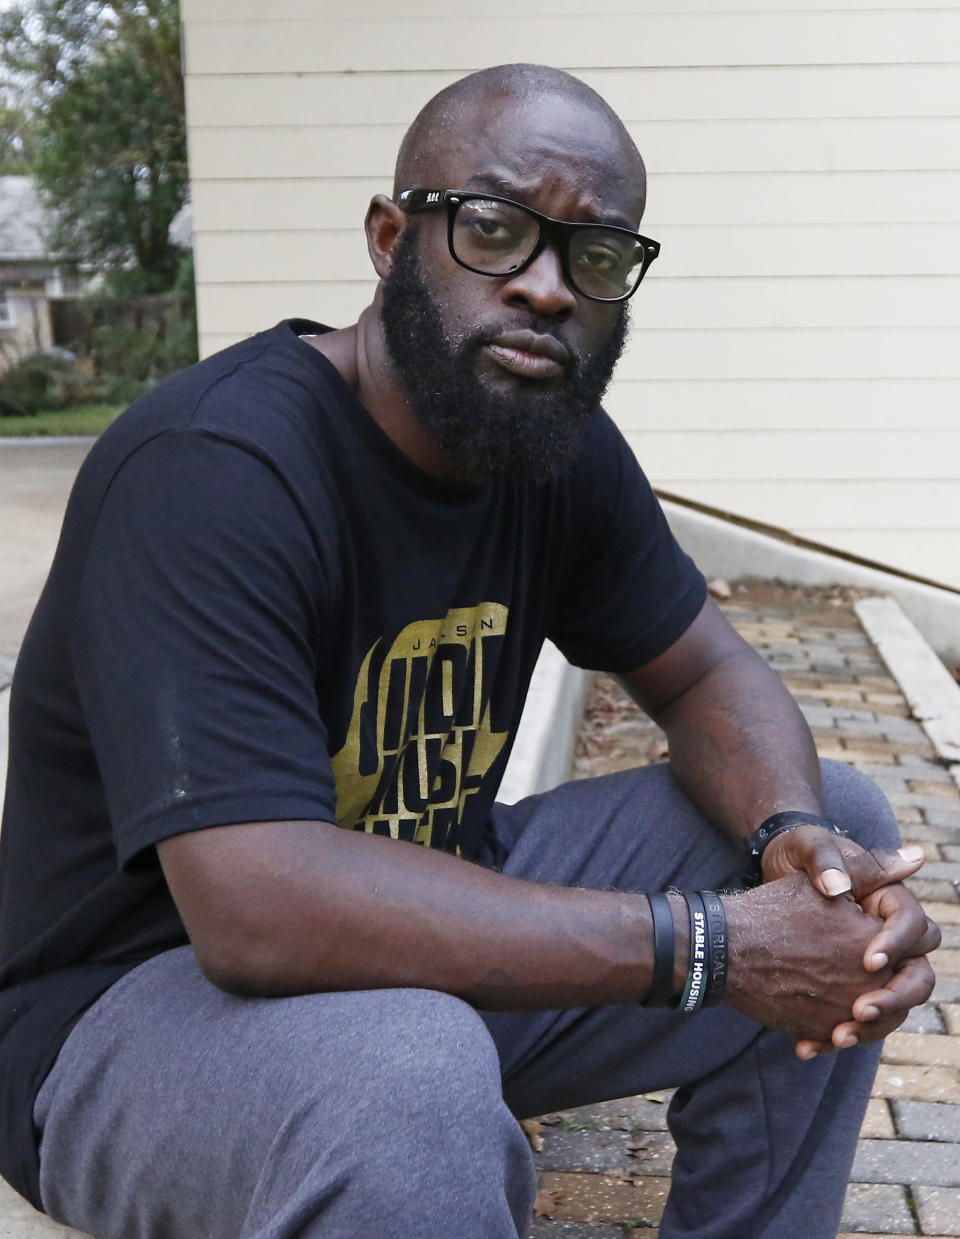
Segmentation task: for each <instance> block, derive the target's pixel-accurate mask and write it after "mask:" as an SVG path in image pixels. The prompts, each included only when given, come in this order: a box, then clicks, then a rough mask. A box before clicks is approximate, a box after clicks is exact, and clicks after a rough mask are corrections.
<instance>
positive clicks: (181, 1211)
mask: <svg viewBox="0 0 960 1239" xmlns="http://www.w3.org/2000/svg"><path fill="white" fill-rule="evenodd" d="M35 1117H36V1121H37V1126H38V1129H39V1130H40V1131H41V1132H42V1140H41V1148H40V1171H41V1194H42V1198H43V1202H44V1207H45V1209H46V1210H47V1212H48V1213H50V1215H51V1216H52V1217H54V1218H56V1219H58V1220H60V1221H65V1222H67V1223H68V1224H70V1225H73V1226H75V1227H77V1228H78V1229H81V1230H84V1231H89V1232H90V1233H91V1234H94V1235H96V1236H98V1239H138V1237H144V1236H151V1237H159V1236H162V1237H163V1239H197V1236H200V1235H203V1236H205V1239H241V1237H243V1236H255V1237H256V1239H261V1237H269V1239H280V1237H283V1236H287V1235H290V1236H292V1235H297V1236H307V1235H311V1236H312V1235H314V1234H316V1235H320V1234H322V1235H323V1236H325V1237H326V1236H330V1237H331V1239H346V1237H348V1236H349V1237H351V1239H352V1237H353V1236H355V1235H356V1234H377V1235H378V1236H379V1235H383V1236H393V1235H397V1236H400V1235H403V1236H404V1239H405V1237H406V1236H407V1235H408V1234H413V1233H416V1234H421V1235H425V1236H431V1237H433V1236H435V1235H436V1236H441V1235H442V1236H446V1234H447V1233H448V1230H447V1226H448V1223H449V1221H450V1219H451V1218H453V1219H457V1218H459V1217H460V1216H461V1213H465V1215H466V1216H467V1217H468V1218H470V1217H472V1218H474V1219H475V1220H476V1225H477V1229H476V1230H475V1231H473V1232H470V1233H476V1234H477V1235H480V1234H483V1235H484V1236H485V1237H486V1236H496V1237H501V1236H502V1237H504V1239H508V1237H511V1236H515V1235H516V1233H517V1225H516V1220H517V1219H525V1218H526V1217H527V1216H528V1211H529V1207H530V1203H531V1201H532V1196H533V1191H534V1177H533V1170H532V1163H531V1159H530V1153H529V1148H528V1147H527V1145H526V1143H525V1141H524V1138H523V1135H522V1132H521V1131H520V1129H519V1127H518V1125H517V1123H516V1121H515V1119H514V1118H513V1116H512V1115H511V1114H510V1112H509V1111H508V1109H507V1107H506V1106H505V1105H504V1103H503V1098H502V1092H501V1079H500V1068H499V1061H498V1057H497V1053H496V1050H495V1048H494V1046H493V1043H492V1041H491V1039H490V1036H489V1033H488V1032H487V1029H486V1028H485V1027H484V1025H483V1023H482V1021H481V1020H480V1018H479V1016H478V1015H477V1014H476V1012H475V1011H474V1010H473V1009H472V1008H471V1007H469V1006H468V1005H467V1004H466V1003H464V1002H461V1001H460V1000H459V999H457V998H454V997H451V996H450V995H447V994H441V993H437V992H434V991H426V990H414V989H402V990H400V989H397V990H378V991H357V992H352V993H333V994H311V995H303V996H298V997H291V998H273V999H251V998H240V997H234V996H231V995H229V994H225V993H223V992H222V991H220V990H218V989H216V988H215V987H214V986H213V985H211V984H210V983H209V982H208V981H207V980H206V979H205V978H204V977H203V976H202V974H201V973H200V970H199V968H198V966H197V963H196V959H195V957H194V955H193V952H192V950H190V948H188V947H184V948H181V949H179V950H174V951H169V952H166V953H165V954H164V955H160V956H157V957H155V958H154V959H152V960H149V961H148V962H147V963H146V964H143V965H141V966H140V967H139V968H137V969H135V970H134V971H133V972H132V973H130V974H128V976H126V977H124V978H123V979H122V980H121V981H119V982H118V983H117V984H116V985H114V986H113V987H112V988H111V989H110V990H109V991H108V992H107V993H106V994H105V995H104V996H103V997H102V998H101V999H100V1000H99V1001H98V1002H97V1003H96V1004H95V1005H94V1006H93V1007H92V1008H91V1010H90V1011H88V1012H87V1013H86V1015H85V1016H84V1017H83V1018H82V1019H81V1020H80V1022H79V1023H78V1025H77V1026H76V1028H75V1029H74V1030H73V1032H72V1033H71V1035H70V1037H69V1038H68V1039H67V1042H66V1044H65V1045H64V1047H63V1050H62V1051H61V1054H60V1056H59V1058H58V1059H57V1062H56V1064H55V1066H54V1069H53V1071H52V1072H51V1074H50V1076H49V1077H48V1079H47V1081H46V1083H45V1084H44V1086H43V1088H42V1089H41V1091H40V1095H39V1097H38V1100H37V1105H36V1107H35ZM463 1233H467V1232H466V1231H464V1232H463Z"/></svg>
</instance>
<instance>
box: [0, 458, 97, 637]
mask: <svg viewBox="0 0 960 1239" xmlns="http://www.w3.org/2000/svg"><path fill="white" fill-rule="evenodd" d="M92 442H93V440H92V439H51V440H46V439H0V586H2V587H0V659H4V658H5V659H7V660H10V659H11V658H12V657H13V655H15V654H16V651H17V649H18V648H19V646H20V641H21V640H22V638H23V634H24V630H25V629H26V627H27V623H28V621H29V619H30V615H31V612H32V611H33V608H34V604H35V603H36V601H37V595H38V594H39V593H40V590H41V588H42V587H43V582H44V581H45V580H46V576H47V572H48V571H49V570H50V561H51V559H52V558H53V552H54V550H55V548H56V545H57V538H58V536H59V534H60V522H61V520H62V519H63V509H64V507H65V506H66V502H67V495H68V494H69V493H70V487H71V486H72V485H73V479H74V477H75V476H76V473H77V469H78V468H79V467H80V462H81V461H82V460H83V458H84V456H86V454H87V452H88V451H89V450H90V445H91V443H92Z"/></svg>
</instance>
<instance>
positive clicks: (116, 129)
mask: <svg viewBox="0 0 960 1239" xmlns="http://www.w3.org/2000/svg"><path fill="white" fill-rule="evenodd" d="M0 39H2V43H3V50H2V53H0V65H2V66H3V67H4V68H5V69H6V70H7V73H8V75H9V76H11V77H12V78H13V79H15V80H16V81H17V82H18V83H20V85H21V97H26V95H27V94H28V95H29V105H28V110H29V112H30V114H31V118H32V123H33V127H34V130H35V158H34V163H33V171H34V175H35V176H36V178H37V181H38V184H39V185H40V188H41V192H42V194H43V196H44V198H45V200H46V202H47V203H48V205H50V206H51V207H53V208H54V209H55V211H56V215H57V219H58V224H57V227H56V232H55V235H54V237H53V238H52V241H53V245H54V248H55V249H56V250H58V251H59V252H61V253H63V254H65V255H68V256H71V257H74V258H78V259H81V260H84V261H86V262H90V263H94V264H96V265H97V266H99V267H100V268H101V269H103V268H106V269H108V270H110V271H112V272H113V273H114V277H113V278H114V279H116V280H117V281H118V286H119V287H122V285H123V280H124V276H125V275H126V274H127V273H126V271H125V269H126V268H128V267H129V266H130V263H131V260H132V262H133V264H134V265H135V267H136V269H137V279H138V280H139V284H140V287H139V289H138V291H141V292H159V291H162V290H164V289H167V288H170V287H171V285H172V284H173V282H174V280H175V279H176V276H177V268H178V263H179V260H180V257H181V252H180V251H179V250H177V249H176V247H175V246H173V245H171V244H170V242H169V240H168V230H169V227H170V223H171V221H172V219H173V217H174V215H176V213H177V211H178V210H179V209H180V207H181V206H182V205H183V203H184V202H185V201H186V198H187V192H188V180H187V155H186V131H185V130H186V127H185V122H184V107H183V80H182V74H181V67H180V16H179V6H178V4H177V0H114V3H112V4H102V3H98V2H96V0H59V2H58V0H33V2H32V3H30V4H29V5H27V4H24V5H22V6H21V7H19V8H14V9H9V10H6V11H5V12H3V13H0ZM24 83H29V84H30V85H29V89H27V87H25V86H24V85H23V84H24Z"/></svg>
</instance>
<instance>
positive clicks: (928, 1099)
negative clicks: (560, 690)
mask: <svg viewBox="0 0 960 1239" xmlns="http://www.w3.org/2000/svg"><path fill="white" fill-rule="evenodd" d="M850 593H851V591H840V590H836V591H810V590H791V589H786V588H777V587H775V586H769V587H762V588H758V589H753V590H751V591H750V592H745V591H740V590H737V591H735V592H734V594H733V596H732V597H731V599H730V600H729V601H728V602H727V603H725V604H724V609H725V610H726V612H727V614H728V615H729V617H730V619H731V620H732V621H733V623H734V624H735V625H736V626H737V628H738V629H739V630H740V632H741V633H742V634H743V635H744V636H745V637H746V638H747V640H749V641H750V643H751V644H752V645H753V646H754V647H755V648H756V649H758V650H759V651H760V652H761V653H763V655H764V656H765V657H766V658H767V660H768V661H769V662H770V664H771V665H772V666H774V667H775V668H776V669H777V671H778V672H779V673H780V675H781V676H782V677H783V679H784V681H785V683H786V684H787V687H788V688H789V689H790V690H791V692H792V693H793V694H794V696H795V697H796V699H797V701H798V702H799V703H800V705H801V707H802V708H803V711H804V713H805V714H806V716H807V719H808V721H809V723H810V725H811V727H812V729H813V733H814V735H815V737H816V740H817V747H818V748H819V750H820V753H821V754H822V755H823V756H824V757H832V758H836V759H838V760H840V761H847V762H851V763H852V764H854V765H855V766H857V767H858V769H860V770H862V771H864V773H866V774H869V775H871V776H872V777H873V778H874V779H875V780H876V781H877V782H878V783H879V784H880V786H881V787H882V788H883V789H884V791H885V792H886V793H887V795H888V796H889V798H890V800H891V802H892V804H893V805H894V808H895V809H896V812H897V817H898V819H899V821H900V829H901V832H902V834H903V837H904V839H905V840H910V841H915V842H919V843H922V844H923V846H924V848H925V849H926V851H927V855H928V858H929V859H928V862H927V864H926V865H925V867H924V868H923V870H922V871H921V873H922V875H923V876H922V877H918V878H916V879H914V880H913V881H912V882H911V883H910V885H911V886H912V887H913V889H914V891H915V892H916V893H917V894H918V895H919V897H920V898H921V899H922V900H923V902H924V904H925V906H926V907H927V909H928V911H929V913H930V915H931V916H933V917H935V918H936V919H937V920H938V921H939V923H940V925H941V927H942V929H943V945H942V947H941V948H940V950H939V951H937V952H936V954H935V957H934V967H935V969H936V971H937V988H936V990H935V991H934V994H933V997H932V1000H931V1001H930V1002H929V1003H927V1004H926V1005H925V1006H923V1007H919V1008H917V1009H916V1010H914V1011H913V1012H912V1013H911V1015H910V1017H909V1019H908V1020H907V1022H906V1023H905V1024H904V1025H903V1026H902V1028H901V1029H900V1030H898V1031H897V1032H895V1033H894V1034H892V1035H891V1036H890V1037H888V1038H887V1041H886V1046H885V1051H884V1056H883V1063H882V1065H881V1067H880V1072H879V1075H878V1078H877V1082H876V1087H875V1089H874V1095H873V1099H872V1100H871V1102H870V1107H869V1110H868V1113H867V1116H866V1121H865V1123H864V1127H863V1131H862V1133H861V1139H860V1144H859V1148H858V1150H857V1156H856V1161H855V1163H854V1168H853V1181H852V1183H851V1185H850V1188H849V1191H848V1194H847V1202H846V1209H845V1212H844V1217H843V1223H842V1227H841V1234H842V1235H843V1236H851V1237H852V1236H854V1235H856V1236H859V1239H869V1237H870V1236H872V1237H873V1239H883V1237H885V1236H892V1235H928V1236H948V1235H951V1236H953V1235H960V896H958V890H960V793H958V790H957V787H956V785H955V784H954V783H953V781H952V780H951V778H950V776H949V774H948V773H947V771H946V770H945V769H944V768H943V767H942V765H940V764H938V762H937V760H936V754H935V752H934V750H933V748H932V747H931V745H930V743H929V742H928V740H927V738H926V735H925V733H924V732H923V730H922V729H921V727H920V726H919V724H918V723H916V722H915V721H914V720H913V719H911V717H910V711H909V709H908V707H907V704H906V702H905V700H904V698H903V695H902V693H901V692H900V689H899V687H898V685H897V684H896V682H895V681H894V680H893V679H892V678H891V677H890V675H889V673H888V671H887V669H886V667H885V666H884V664H883V663H882V662H881V660H880V658H879V656H878V655H877V653H876V652H875V651H874V649H873V648H872V647H871V645H870V643H869V641H868V639H867V637H866V636H865V634H864V632H863V630H862V629H861V627H860V624H859V622H858V620H857V617H856V615H855V614H854V612H853V609H852V606H851V598H850ZM663 754H664V745H663V739H662V734H661V733H660V732H659V730H658V729H657V728H656V727H655V726H653V724H651V723H650V722H649V721H648V720H646V719H644V718H643V716H642V715H641V714H640V713H639V711H637V710H636V709H635V708H634V707H633V706H632V704H631V703H630V702H629V701H627V699H626V698H625V697H624V696H623V694H622V693H621V692H620V690H619V689H618V688H617V687H616V685H614V684H613V682H612V681H611V680H609V679H606V678H605V677H597V679H596V680H595V681H594V684H593V686H592V689H591V692H590V696H589V699H588V703H587V713H586V718H585V720H584V726H583V729H582V733H581V737H580V743H579V751H578V761H577V769H576V773H577V775H578V776H583V775H589V774H600V773H605V772H608V771H612V770H620V769H624V768H626V767H628V766H635V765H638V764H641V763H643V762H647V761H654V760H659V759H660V758H661V757H662V756H663ZM668 1100H669V1095H668V1094H656V1095H651V1096H648V1097H633V1098H628V1099H626V1100H624V1101H618V1102H607V1103H606V1104H604V1105H599V1106H591V1107H587V1108H585V1109H581V1110H570V1111H565V1112H563V1113H561V1114H555V1115H548V1116H545V1122H544V1125H543V1127H542V1128H541V1129H540V1130H539V1132H538V1131H536V1129H534V1131H533V1132H532V1133H531V1134H532V1135H533V1137H534V1139H535V1142H536V1143H540V1142H542V1149H541V1151H540V1152H539V1153H538V1154H537V1160H538V1163H539V1166H540V1171H541V1175H540V1178H541V1191H540V1196H539V1197H538V1215H539V1216H538V1217H537V1218H536V1219H535V1221H534V1224H533V1227H532V1229H531V1232H530V1236H531V1239H534V1237H535V1239H550V1237H553V1236H557V1237H558V1239H559V1237H560V1236H565V1237H566V1239H619V1237H620V1236H623V1235H630V1234H635V1235H639V1234H641V1233H642V1234H645V1235H646V1234H651V1233H653V1232H654V1231H655V1229H656V1226H657V1222H658V1219H659V1217H660V1213H661V1211H662V1209H663V1202H664V1199H665V1197H666V1192H667V1188H668V1186H669V1179H668V1175H669V1171H670V1163H671V1159H672V1156H673V1144H672V1141H671V1139H670V1136H669V1134H668V1133H667V1130H666V1123H665V1121H664V1116H665V1111H666V1102H667V1101H668ZM784 1239H803V1237H802V1236H784Z"/></svg>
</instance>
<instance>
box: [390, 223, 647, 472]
mask: <svg viewBox="0 0 960 1239" xmlns="http://www.w3.org/2000/svg"><path fill="white" fill-rule="evenodd" d="M416 233H417V229H416V228H415V227H410V226H409V225H408V227H407V228H406V230H405V232H404V235H403V236H402V237H401V239H400V242H399V244H398V246H397V249H396V251H395V253H394V261H393V266H392V268H391V270H390V274H389V275H388V277H387V278H386V280H385V281H384V284H383V328H384V335H385V338H386V345H387V352H388V353H389V355H390V360H391V361H392V363H393V365H394V367H395V369H396V372H397V374H398V376H399V378H400V381H401V383H402V385H403V389H404V393H405V394H406V396H407V398H408V400H409V401H410V403H411V405H412V406H413V409H414V411H415V413H416V415H417V417H418V419H419V420H420V422H421V423H422V425H423V426H425V427H426V429H427V430H429V431H430V433H431V435H432V436H433V438H434V439H435V440H436V442H437V444H438V445H439V446H440V448H441V450H442V451H443V453H444V455H445V456H446V458H447V460H448V461H449V462H450V465H451V467H452V469H453V471H454V473H455V474H456V475H457V476H459V477H461V478H463V479H467V480H470V479H477V478H478V477H485V476H489V475H491V474H499V475H502V476H505V477H507V478H510V479H512V480H514V481H518V482H546V481H550V480H551V479H553V478H557V477H560V476H562V475H563V474H564V473H567V472H568V471H569V470H570V469H571V467H572V466H573V463H574V461H575V460H576V458H577V454H578V452H579V449H580V443H581V440H582V438H583V432H584V430H585V428H586V425H587V422H588V421H589V420H590V418H591V417H592V416H593V415H594V413H595V412H596V411H597V408H598V406H599V404H600V400H601V398H602V396H603V393H604V392H605V391H606V388H607V384H608V383H609V382H610V376H611V375H612V373H613V368H614V366H615V365H616V364H617V360H618V358H619V357H620V354H621V353H622V352H623V346H624V344H625V342H626V338H627V329H628V326H629V315H628V311H627V305H626V303H624V304H623V306H622V307H621V310H620V314H619V316H618V318H617V320H616V322H615V323H614V326H613V327H612V329H611V332H610V335H609V336H608V337H607V339H606V340H605V341H604V343H603V344H602V345H601V347H600V348H599V349H597V351H596V352H595V353H593V354H591V355H590V356H588V357H585V358H584V357H577V358H575V359H574V362H573V363H572V364H571V367H570V371H569V373H568V374H567V376H566V377H565V379H563V380H562V381H561V383H560V385H559V386H555V387H554V386H551V387H546V386H544V385H542V384H541V383H540V382H538V381H535V380H529V379H528V380H524V379H519V380H518V388H517V390H516V391H514V392H512V393H511V392H492V391H490V390H489V389H488V388H487V387H486V386H485V384H484V383H483V380H482V378H481V377H480V376H479V374H478V372H477V368H476V362H477V358H478V356H479V353H480V350H481V349H482V348H483V346H484V344H485V343H486V340H485V339H484V338H483V337H482V336H480V335H478V334H477V335H471V336H467V337H466V338H465V339H464V340H462V341H461V342H457V341H455V340H451V339H450V337H449V336H448V334H447V332H446V330H445V327H444V322H443V312H442V310H441V308H440V306H439V304H438V303H437V301H436V299H435V298H434V297H433V295H432V294H431V292H430V291H429V289H428V288H427V286H426V284H425V282H424V280H423V275H422V272H421V269H420V260H419V256H418V254H417V250H416V244H415V237H416ZM451 261H453V260H452V259H451ZM476 278H477V279H483V278H484V277H483V276H480V275H478V276H477V277H476ZM510 326H511V327H525V328H533V329H539V330H541V331H546V330H547V328H546V327H545V326H543V325H542V324H540V325H539V328H538V324H537V320H534V319H532V318H529V317H528V318H527V320H526V321H524V322H522V323H520V322H515V323H511V324H510ZM549 334H551V335H554V336H555V337H556V338H560V337H559V335H558V333H557V332H556V331H555V330H554V331H550V332H549ZM564 343H566V342H565V341H564Z"/></svg>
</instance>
